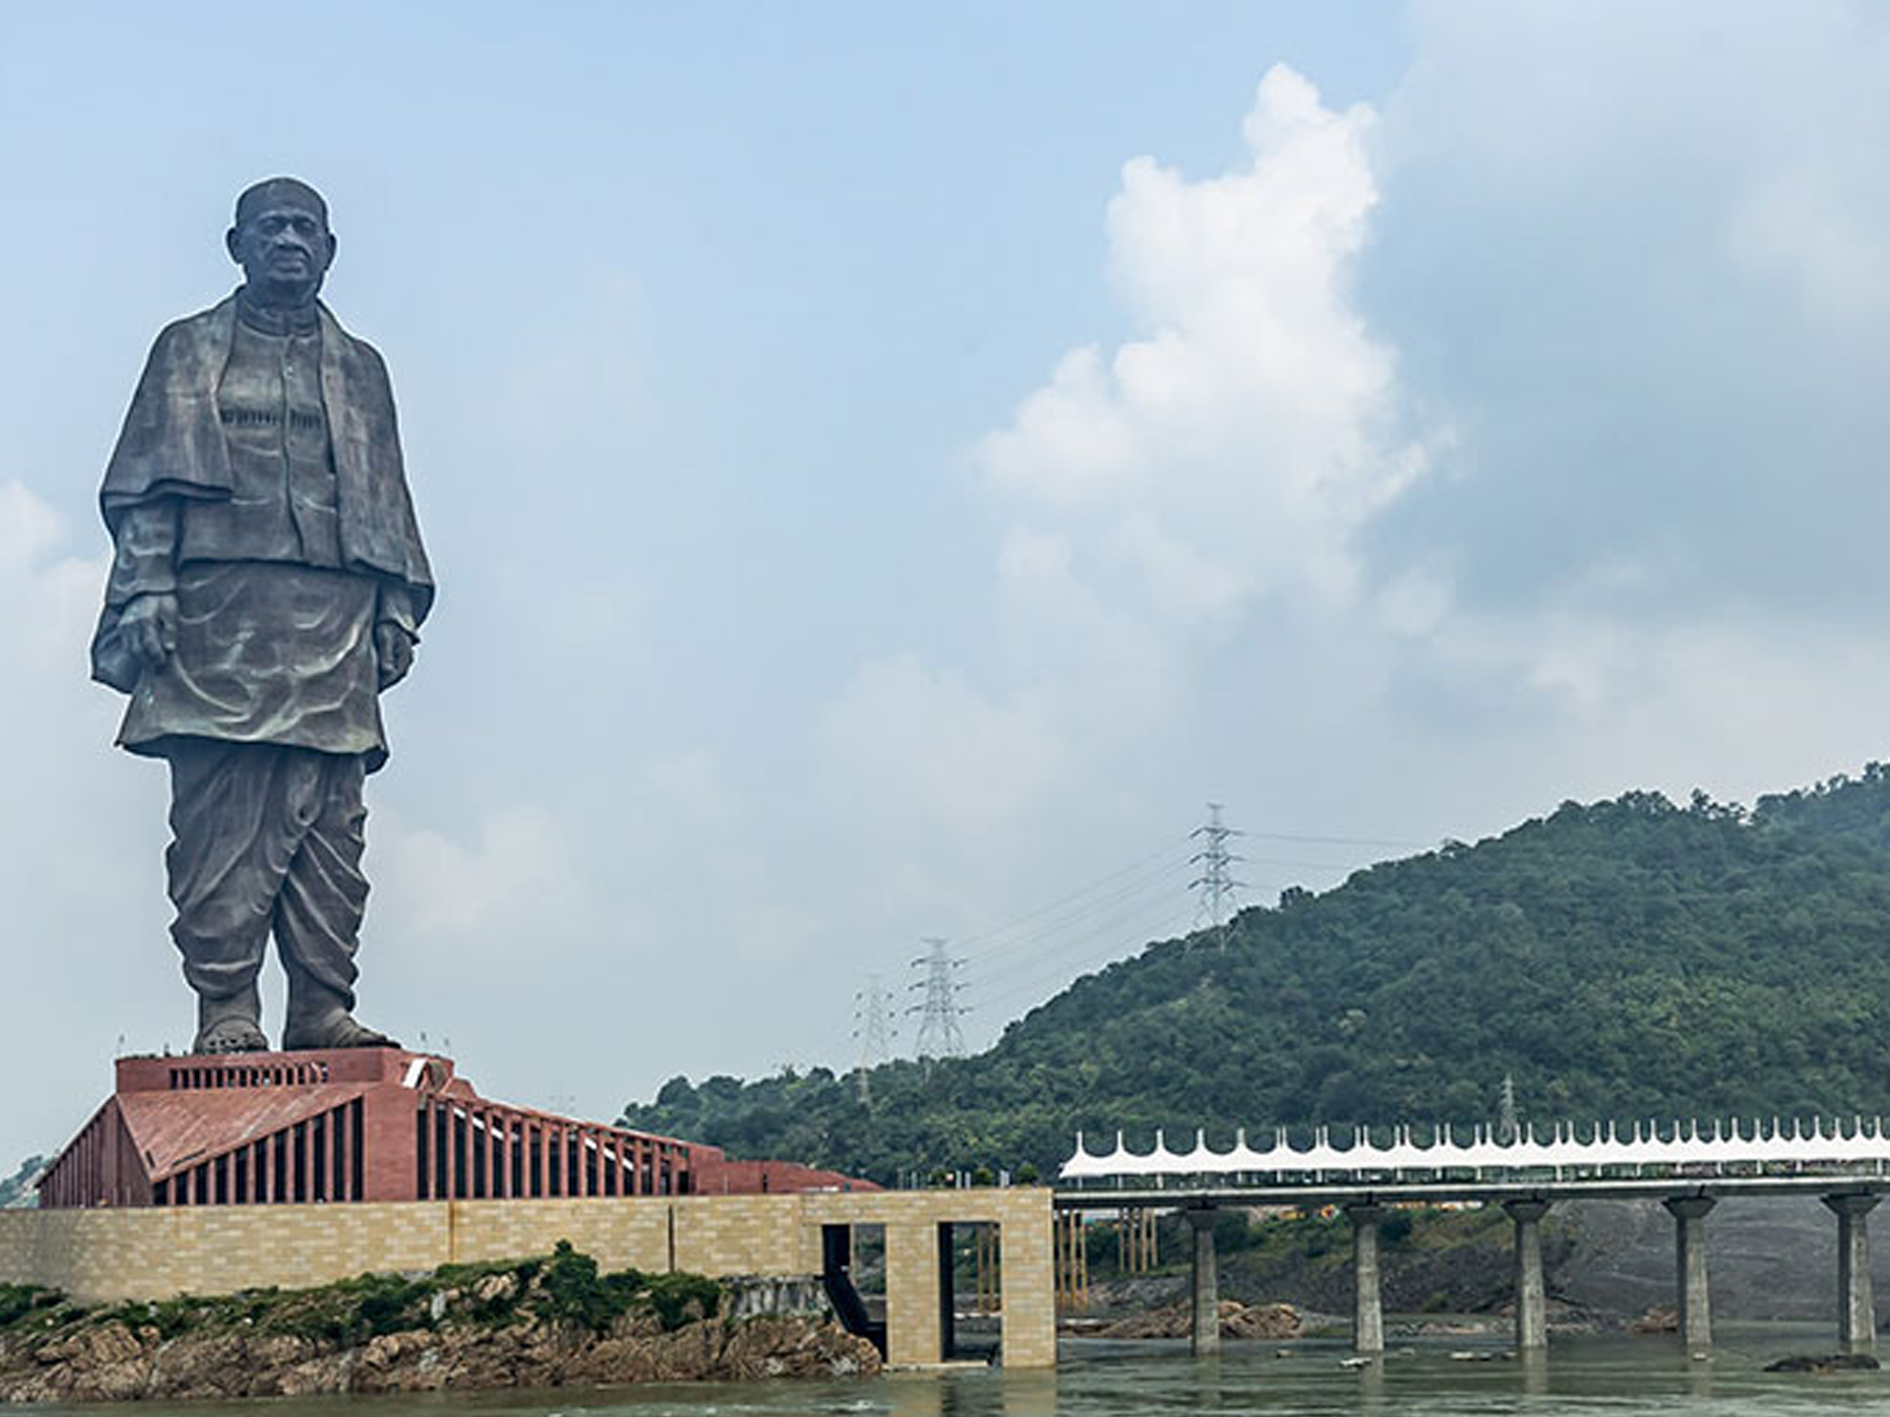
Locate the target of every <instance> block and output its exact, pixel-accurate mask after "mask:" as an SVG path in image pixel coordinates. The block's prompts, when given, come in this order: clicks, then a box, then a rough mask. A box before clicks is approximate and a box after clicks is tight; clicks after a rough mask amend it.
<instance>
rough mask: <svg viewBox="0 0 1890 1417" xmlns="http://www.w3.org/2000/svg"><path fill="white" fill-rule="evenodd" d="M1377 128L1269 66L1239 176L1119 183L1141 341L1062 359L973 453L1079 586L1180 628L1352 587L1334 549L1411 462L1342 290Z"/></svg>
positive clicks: (1419, 455) (1389, 372) (1395, 394)
mask: <svg viewBox="0 0 1890 1417" xmlns="http://www.w3.org/2000/svg"><path fill="white" fill-rule="evenodd" d="M1375 121H1376V119H1375V115H1374V114H1373V112H1372V110H1371V109H1369V108H1368V107H1366V106H1364V105H1355V106H1353V107H1351V108H1348V109H1345V110H1344V111H1334V110H1332V109H1329V108H1327V107H1326V106H1325V105H1324V104H1323V103H1322V102H1321V101H1320V98H1319V94H1318V92H1317V90H1315V89H1314V88H1313V86H1312V85H1311V84H1310V83H1308V82H1307V81H1306V79H1304V78H1303V77H1301V76H1300V75H1299V74H1297V73H1296V72H1294V71H1293V70H1292V69H1290V68H1287V67H1285V66H1284V65H1276V66H1275V67H1274V68H1272V69H1271V70H1269V71H1268V72H1267V74H1266V76H1265V78H1264V79H1263V80H1262V81H1261V83H1260V87H1259V91H1258V94H1257V95H1256V98H1255V102H1254V107H1253V110H1252V111H1251V112H1250V113H1249V114H1248V115H1247V117H1246V120H1245V122H1244V123H1243V125H1242V132H1243V135H1244V137H1245V139H1246V144H1247V148H1248V151H1249V157H1248V160H1247V161H1246V162H1245V163H1244V164H1242V165H1240V166H1239V167H1237V168H1236V169H1235V170H1233V171H1230V172H1227V173H1225V174H1223V175H1221V176H1218V177H1214V178H1208V179H1203V180H1190V179H1188V178H1187V177H1185V176H1183V175H1182V174H1181V173H1179V172H1177V171H1175V170H1174V169H1173V168H1169V167H1164V166H1162V165H1161V164H1159V163H1158V162H1156V161H1155V160H1154V159H1152V158H1148V157H1141V158H1136V159H1134V160H1133V161H1131V162H1129V163H1128V164H1127V165H1126V166H1125V167H1124V169H1123V174H1122V188H1121V191H1120V192H1119V193H1118V194H1117V195H1116V197H1115V198H1114V200H1113V201H1112V202H1111V203H1110V206H1109V215H1108V237H1109V253H1110V254H1109V261H1110V267H1111V273H1112V277H1113V280H1114V284H1115V286H1116V289H1117V290H1118V291H1119V293H1120V296H1121V298H1122V300H1123V302H1124V304H1125V306H1126V308H1127V309H1128V311H1129V313H1130V314H1131V315H1132V316H1133V317H1134V319H1135V320H1136V322H1137V323H1138V325H1139V326H1140V327H1141V329H1142V331H1143V332H1142V333H1141V334H1139V335H1138V337H1137V338H1134V339H1131V340H1129V341H1127V342H1125V343H1123V344H1122V345H1120V346H1119V347H1118V348H1116V349H1114V350H1113V351H1109V352H1105V351H1104V350H1102V349H1100V348H1098V347H1096V346H1094V345H1085V346H1081V347H1079V348H1077V349H1075V350H1073V351H1071V352H1070V353H1069V354H1067V355H1066V356H1064V358H1063V359H1062V360H1061V361H1060V362H1059V363H1058V365H1057V367H1056V369H1055V371H1054V372H1053V374H1052V375H1051V378H1050V380H1049V382H1048V383H1047V384H1045V385H1043V386H1042V387H1040V388H1038V389H1037V390H1035V391H1034V392H1032V393H1030V394H1029V395H1028V396H1026V397H1025V398H1024V400H1023V401H1022V403H1021V404H1020V405H1019V406H1018V408H1017V410H1016V413H1015V415H1014V416H1013V418H1012V420H1011V422H1010V424H1009V426H1007V427H1005V428H1003V429H1000V430H998V431H996V432H994V433H992V434H990V435H989V436H988V437H986V438H985V439H984V440H983V442H982V443H981V444H980V446H979V449H978V455H979V460H980V462H981V464H982V467H983V469H984V471H985V472H986V474H987V476H988V477H989V479H990V481H991V483H992V484H993V486H995V487H996V488H997V489H998V490H999V491H1000V493H1001V494H1003V495H1004V496H1006V497H1007V498H1008V499H1010V501H1011V502H1012V504H1013V505H1014V506H1015V507H1016V508H1017V509H1018V513H1019V515H1020V516H1021V517H1023V518H1027V519H1031V520H1033V521H1035V522H1037V523H1044V522H1048V523H1050V524H1052V525H1054V526H1056V527H1057V528H1059V530H1060V532H1061V534H1062V535H1064V536H1065V537H1068V538H1070V539H1072V540H1073V541H1074V542H1075V544H1076V560H1077V563H1078V564H1079V565H1083V564H1085V563H1087V573H1088V574H1090V575H1092V576H1095V575H1100V574H1106V573H1108V572H1110V571H1116V572H1127V573H1128V574H1129V576H1130V577H1131V578H1132V579H1133V581H1134V582H1135V583H1138V584H1139V586H1140V588H1141V590H1142V592H1143V594H1144V595H1145V597H1146V598H1147V600H1149V601H1150V602H1152V604H1153V605H1154V607H1155V608H1156V609H1157V610H1159V611H1161V612H1163V613H1165V614H1167V615H1172V616H1175V617H1179V618H1182V619H1191V618H1195V617H1199V616H1203V615H1208V614H1212V613H1215V612H1220V611H1224V610H1228V609H1231V608H1234V607H1237V606H1238V605H1239V604H1240V603H1241V602H1242V601H1243V600H1245V599H1246V598H1248V597H1250V596H1252V595H1254V594H1256V593H1260V592H1265V591H1267V590H1270V589H1276V588H1280V587H1285V586H1312V587H1316V588H1318V589H1320V590H1322V591H1324V592H1325V593H1327V594H1334V595H1341V596H1342V595H1344V594H1345V593H1346V592H1347V591H1349V589H1350V587H1351V585H1352V582H1353V578H1354V572H1355V566H1354V563H1353V558H1352V555H1351V552H1350V549H1349V545H1348V542H1349V539H1350V538H1351V536H1352V534H1353V533H1354V532H1355V531H1356V529H1357V528H1358V527H1359V526H1360V525H1361V523H1362V522H1363V521H1364V520H1365V519H1366V518H1367V517H1369V516H1370V515H1371V514H1372V513H1373V512H1374V511H1375V510H1376V509H1378V508H1379V507H1381V506H1382V505H1383V504H1384V503H1385V502H1386V501H1388V500H1389V499H1391V498H1393V497H1395V496H1396V495H1397V494H1398V492H1399V491H1400V489H1402V488H1403V487H1404V486H1405V485H1406V484H1407V483H1409V482H1410V481H1411V479H1412V478H1414V477H1415V476H1417V475H1418V474H1419V473H1420V472H1421V471H1422V470H1423V467H1424V465H1425V458H1424V451H1423V448H1422V446H1421V444H1420V443H1419V442H1418V441H1417V440H1416V439H1414V438H1413V437H1411V436H1410V434H1409V433H1408V432H1406V431H1405V429H1404V423H1405V420H1404V418H1403V416H1402V410H1401V407H1400V403H1401V400H1400V395H1399V389H1398V381H1397V374H1396V364H1395V359H1394V357H1393V352H1392V351H1391V349H1390V348H1389V347H1387V345H1386V344H1385V343H1384V342H1383V341H1381V340H1379V339H1377V338H1375V337H1374V336H1373V334H1372V332H1371V331H1370V330H1369V329H1368V328H1367V327H1366V324H1365V322H1364V320H1363V319H1362V318H1361V316H1360V315H1359V313H1358V311H1357V309H1356V307H1355V305H1354V302H1353V299H1352V293H1351V275H1352V269H1353V265H1354V259H1355V257H1356V256H1357V255H1358V253H1359V251H1360V250H1361V248H1362V247H1363V246H1364V244H1365V241H1366V239H1367V236H1368V232H1369V218H1370V215H1371V212H1372V210H1373V208H1374V206H1375V205H1376V203H1377V201H1378V188H1377V184H1376V182H1375V180H1374V178H1373V173H1372V167H1371V162H1370V158H1369V155H1368V152H1367V138H1368V136H1369V134H1370V132H1371V130H1372V127H1373V125H1374V123H1375Z"/></svg>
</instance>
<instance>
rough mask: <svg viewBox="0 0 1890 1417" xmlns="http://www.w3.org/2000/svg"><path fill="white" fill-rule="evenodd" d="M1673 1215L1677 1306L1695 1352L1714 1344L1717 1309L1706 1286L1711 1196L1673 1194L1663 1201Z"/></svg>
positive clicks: (1683, 1336) (1684, 1340) (1683, 1334)
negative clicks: (1709, 1298)
mask: <svg viewBox="0 0 1890 1417" xmlns="http://www.w3.org/2000/svg"><path fill="white" fill-rule="evenodd" d="M1661 1204H1663V1205H1664V1206H1666V1207H1667V1213H1668V1214H1669V1215H1671V1216H1672V1217H1673V1260H1674V1308H1675V1309H1676V1310H1678V1311H1679V1314H1680V1342H1681V1344H1682V1345H1683V1346H1684V1347H1685V1348H1686V1350H1687V1352H1689V1353H1694V1352H1698V1351H1699V1350H1701V1349H1704V1348H1711V1347H1712V1346H1713V1309H1712V1304H1711V1303H1710V1302H1709V1300H1708V1298H1707V1289H1706V1213H1707V1212H1708V1211H1709V1210H1711V1209H1712V1208H1713V1205H1714V1201H1713V1198H1712V1197H1711V1196H1670V1197H1668V1198H1667V1199H1666V1200H1665V1201H1663V1202H1661Z"/></svg>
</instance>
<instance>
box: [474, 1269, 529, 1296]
mask: <svg viewBox="0 0 1890 1417" xmlns="http://www.w3.org/2000/svg"><path fill="white" fill-rule="evenodd" d="M517 1293H518V1276H517V1275H516V1274H512V1273H510V1272H508V1273H505V1274H488V1275H487V1276H486V1277H485V1278H484V1279H482V1280H480V1281H479V1282H478V1283H477V1284H475V1285H473V1298H475V1299H477V1300H478V1301H479V1302H480V1303H482V1304H496V1303H501V1302H503V1301H504V1300H507V1299H510V1298H512V1297H513V1296H514V1295H516V1294H517Z"/></svg>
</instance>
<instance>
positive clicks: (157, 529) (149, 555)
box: [92, 497, 178, 692]
mask: <svg viewBox="0 0 1890 1417" xmlns="http://www.w3.org/2000/svg"><path fill="white" fill-rule="evenodd" d="M177 524H178V504H177V499H176V498H175V497H155V498H152V499H151V500H149V501H146V502H140V503H138V504H137V505H135V506H131V507H127V508H125V509H124V511H123V512H122V513H121V514H120V515H119V516H118V517H117V519H116V520H115V522H114V524H113V533H112V542H113V551H112V570H111V575H110V576H109V577H108V578H107V579H106V582H105V608H104V611H103V612H102V614H101V615H100V617H99V628H98V633H97V634H96V635H95V636H94V638H93V644H92V663H93V675H94V677H95V678H98V679H100V680H102V681H103V682H104V683H107V684H110V685H112V686H113V687H114V688H117V689H121V690H124V691H126V692H129V691H130V689H131V687H132V685H133V684H134V683H135V682H136V679H137V676H138V674H139V673H140V672H141V671H142V670H144V669H156V668H158V667H159V666H161V665H162V664H163V663H164V661H165V660H166V659H168V658H170V656H171V653H172V651H173V650H175V649H176V647H177Z"/></svg>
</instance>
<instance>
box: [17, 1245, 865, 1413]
mask: <svg viewBox="0 0 1890 1417" xmlns="http://www.w3.org/2000/svg"><path fill="white" fill-rule="evenodd" d="M724 1297H725V1296H723V1295H722V1294H720V1293H719V1291H718V1287H717V1286H716V1285H714V1284H712V1283H710V1282H709V1281H706V1280H700V1279H696V1278H694V1277H693V1276H670V1275H666V1276H657V1277H650V1276H640V1275H608V1276H599V1275H598V1274H597V1270H596V1266H595V1264H594V1263H592V1262H591V1261H590V1260H589V1258H588V1257H587V1256H583V1255H578V1254H575V1253H574V1252H572V1251H570V1250H569V1249H568V1248H561V1249H560V1251H559V1253H558V1254H557V1255H555V1256H553V1257H552V1258H551V1259H549V1260H530V1261H523V1262H520V1263H519V1264H516V1265H513V1266H509V1267H507V1266H476V1267H475V1266H459V1267H449V1268H448V1269H445V1270H441V1271H438V1272H437V1273H436V1274H434V1275H430V1276H424V1277H421V1278H417V1279H405V1278H400V1277H395V1276H363V1277H362V1278H361V1279H359V1280H354V1281H349V1282H348V1283H346V1284H342V1285H332V1286H328V1287H327V1288H324V1289H319V1290H307V1291H296V1292H292V1293H279V1292H277V1291H273V1290H272V1291H262V1292H256V1293H249V1294H241V1295H235V1296H231V1297H229V1298H224V1299H216V1300H191V1299H179V1300H172V1301H169V1302H167V1303H164V1304H128V1305H121V1306H119V1307H117V1308H113V1309H103V1310H101V1309H92V1308H86V1307H84V1306H81V1305H76V1304H72V1303H70V1302H67V1301H65V1300H64V1299H62V1298H61V1297H60V1296H58V1295H56V1294H51V1293H48V1292H46V1291H32V1290H22V1289H17V1288H0V1400H5V1401H8V1402H35V1403H44V1402H62V1401H113V1400H125V1399H150V1398H168V1399H173V1400H188V1399H209V1398H233V1397H273V1396H294V1395H306V1394H315V1393H392V1392H422V1391H438V1390H444V1389H453V1390H474V1389H481V1388H509V1387H561V1386H577V1385H587V1386H588V1385H597V1386H606V1385H617V1384H626V1383H640V1382H678V1381H695V1380H703V1379H754V1378H771V1377H790V1378H791V1377H836V1376H844V1375H850V1374H870V1373H875V1372H877V1371H879V1368H880V1358H879V1354H878V1352H877V1351H876V1350H875V1349H874V1348H873V1346H872V1345H871V1344H870V1343H868V1342H867V1341H866V1340H864V1339H862V1338H858V1337H855V1336H854V1335H852V1334H849V1333H847V1332H845V1331H844V1330H843V1329H841V1328H840V1327H839V1326H838V1325H836V1324H834V1323H832V1322H831V1321H830V1320H829V1319H828V1318H826V1317H825V1316H823V1315H818V1314H812V1313H809V1314H790V1315H775V1316H767V1315H763V1316H756V1317H751V1318H734V1317H725V1316H723V1315H722V1313H721V1312H720V1311H721V1310H722V1308H723V1307H724V1304H723V1299H724Z"/></svg>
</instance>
